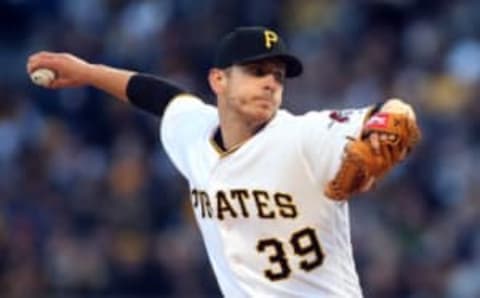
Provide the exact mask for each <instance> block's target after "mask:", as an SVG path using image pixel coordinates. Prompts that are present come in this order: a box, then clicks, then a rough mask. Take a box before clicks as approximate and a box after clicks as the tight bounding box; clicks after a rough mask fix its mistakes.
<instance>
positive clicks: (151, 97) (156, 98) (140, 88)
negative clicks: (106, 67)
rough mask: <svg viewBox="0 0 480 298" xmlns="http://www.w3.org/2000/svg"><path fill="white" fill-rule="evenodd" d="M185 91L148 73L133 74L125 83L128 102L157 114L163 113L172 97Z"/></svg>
mask: <svg viewBox="0 0 480 298" xmlns="http://www.w3.org/2000/svg"><path fill="white" fill-rule="evenodd" d="M185 92H186V91H185V90H183V89H181V88H180V87H178V86H175V85H174V84H172V83H170V82H168V81H166V80H164V79H162V78H159V77H156V76H153V75H148V74H135V75H133V76H132V77H131V78H130V80H129V81H128V84H127V97H128V100H129V102H130V103H132V104H133V105H134V106H136V107H139V108H140V109H142V110H144V111H146V112H149V113H152V114H154V115H157V116H161V115H162V114H163V111H164V110H165V108H166V106H167V104H168V103H169V102H170V100H171V99H172V98H174V97H175V96H177V95H179V94H181V93H185Z"/></svg>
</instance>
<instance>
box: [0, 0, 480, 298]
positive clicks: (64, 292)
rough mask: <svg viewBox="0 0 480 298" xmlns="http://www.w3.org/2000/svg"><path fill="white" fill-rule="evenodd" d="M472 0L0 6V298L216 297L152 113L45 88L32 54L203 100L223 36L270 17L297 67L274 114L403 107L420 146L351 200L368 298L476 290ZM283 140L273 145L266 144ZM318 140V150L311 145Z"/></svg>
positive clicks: (479, 189) (477, 125)
mask: <svg viewBox="0 0 480 298" xmlns="http://www.w3.org/2000/svg"><path fill="white" fill-rule="evenodd" d="M479 11H480V1H454V0H450V1H448V0H443V1H442V0H437V1H435V0H421V1H420V0H419V1H414V0H398V1H395V0H390V1H387V0H383V1H380V0H378V1H367V0H363V1H360V0H358V1H354V0H350V1H349V0H338V1H333V0H332V1H328V0H235V1H234V0H157V1H153V0H151V1H149V0H136V1H133V0H132V1H127V0H71V1H61V0H30V1H27V0H23V1H22V0H1V1H0V65H1V68H0V297H78V298H87V297H126V298H127V297H220V296H221V295H220V293H219V290H218V287H217V285H216V282H215V280H214V277H213V274H212V272H211V269H210V267H209V264H208V260H207V257H206V253H205V249H204V246H203V244H202V241H201V239H200V234H199V232H198V230H197V228H196V226H195V223H194V220H193V219H192V212H191V210H190V209H191V207H190V202H189V191H188V189H187V185H186V182H185V181H184V180H183V178H182V177H181V176H180V175H179V173H178V172H177V171H176V170H175V169H174V167H173V166H172V164H171V163H170V162H169V160H168V159H167V157H166V155H165V153H164V151H163V149H162V147H161V145H160V142H159V136H158V119H155V118H154V117H152V116H149V115H147V114H145V113H143V112H140V111H138V110H135V109H133V108H131V107H129V106H127V105H125V104H122V103H119V102H117V101H115V100H114V99H113V98H109V96H107V95H105V94H103V93H101V92H98V91H95V90H93V89H91V88H82V89H68V90H61V91H51V90H46V89H42V88H39V87H36V86H34V85H33V84H31V83H30V81H29V78H28V76H27V75H26V72H25V63H26V59H27V57H28V55H29V54H31V53H33V52H35V51H38V50H49V51H61V52H71V53H74V54H76V55H79V56H80V57H82V58H84V59H86V60H88V61H90V62H93V63H102V64H109V65H112V66H118V67H122V68H129V69H133V70H137V71H143V72H149V73H155V74H161V75H164V76H167V77H169V78H170V79H172V80H174V81H177V82H178V83H180V84H181V85H183V86H184V87H187V88H189V89H190V90H193V91H195V92H197V93H198V94H200V95H202V96H203V97H204V98H206V99H207V101H210V102H212V103H213V102H214V100H213V98H212V95H211V93H210V91H209V90H208V86H207V83H206V75H207V71H208V68H209V67H210V65H211V63H212V56H213V54H212V53H213V49H214V47H215V45H216V42H217V41H218V39H219V38H220V37H221V36H223V34H225V33H226V32H228V31H230V30H232V29H233V28H234V27H236V26H239V25H266V26H271V27H272V28H275V29H276V30H277V31H278V32H280V33H281V35H282V36H284V38H285V39H286V40H287V41H288V43H289V45H290V48H291V49H292V51H293V52H295V53H296V54H298V55H299V56H300V57H301V58H302V60H303V62H304V64H305V68H306V71H305V75H304V76H303V77H302V78H300V79H295V80H292V81H290V82H288V84H287V87H286V88H287V91H286V92H287V95H286V96H287V97H286V99H285V107H286V108H288V109H290V110H291V111H293V112H294V113H304V112H306V111H308V110H321V109H325V108H328V109H342V108H350V107H362V106H365V105H369V104H372V103H376V102H380V101H382V100H385V99H387V98H389V97H402V98H404V99H405V100H407V101H408V102H410V103H411V104H412V105H413V106H414V108H415V109H416V111H417V116H418V120H419V123H420V126H421V128H422V130H423V134H424V139H423V142H422V143H421V145H420V146H419V147H418V149H417V150H416V151H415V152H414V153H413V155H412V156H411V158H410V159H409V160H408V161H407V162H405V163H404V164H402V165H401V166H399V167H398V168H397V169H395V170H394V171H393V173H391V175H389V176H388V177H387V178H386V179H385V180H383V181H382V182H381V183H380V184H379V186H378V187H377V188H376V189H375V190H374V191H372V192H370V193H368V194H365V195H362V196H360V197H358V198H355V199H354V200H352V202H351V223H352V239H353V246H354V251H355V258H356V261H357V266H358V270H359V273H360V279H361V283H362V286H363V288H364V291H365V297H373V298H430V297H431V298H478V297H480V229H479V227H480V201H479V198H478V196H479V195H480V178H479V175H478V174H476V173H477V172H476V170H477V169H476V167H477V165H478V164H479V163H478V161H479V160H480V138H479V137H480V104H479V97H480V14H479V13H478V12H479ZM278 146H282V144H278ZM319 146H321V144H319Z"/></svg>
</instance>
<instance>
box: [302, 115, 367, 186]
mask: <svg viewBox="0 0 480 298" xmlns="http://www.w3.org/2000/svg"><path fill="white" fill-rule="evenodd" d="M371 110H372V108H371V107H369V108H363V109H352V110H341V111H331V110H327V111H321V112H309V113H307V114H305V115H304V116H303V119H302V122H301V128H300V132H301V134H300V135H301V138H300V150H301V153H302V155H303V156H304V160H305V163H306V167H308V169H309V171H310V174H311V176H312V179H314V180H315V181H316V182H318V183H319V185H321V186H324V185H325V183H327V181H329V180H330V179H332V178H333V176H334V175H335V173H336V172H337V170H338V168H339V166H340V162H341V158H342V154H343V150H344V147H345V145H346V144H347V142H348V137H353V138H357V137H359V134H360V132H361V129H362V127H363V124H364V122H365V120H366V118H367V117H368V116H369V115H370V112H371Z"/></svg>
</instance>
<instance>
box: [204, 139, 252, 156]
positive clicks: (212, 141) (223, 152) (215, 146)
mask: <svg viewBox="0 0 480 298" xmlns="http://www.w3.org/2000/svg"><path fill="white" fill-rule="evenodd" d="M247 141H248V139H247V140H245V141H242V142H240V143H238V144H236V145H235V146H233V147H232V148H230V149H228V150H223V149H222V148H221V147H220V146H219V145H218V144H217V142H215V139H214V138H213V137H211V138H210V144H211V145H212V147H213V149H215V151H216V152H217V153H218V154H219V155H220V158H224V157H225V156H227V155H230V154H232V153H233V152H235V151H237V150H238V149H239V148H240V147H241V146H242V145H243V144H244V143H245V142H247Z"/></svg>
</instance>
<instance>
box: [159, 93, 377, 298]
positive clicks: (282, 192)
mask: <svg viewBox="0 0 480 298" xmlns="http://www.w3.org/2000/svg"><path fill="white" fill-rule="evenodd" d="M367 112H368V109H359V110H348V111H342V112H341V113H340V112H333V111H322V112H309V113H307V114H305V115H301V116H294V115H292V114H290V113H289V112H287V111H284V110H280V111H278V112H277V113H276V115H275V117H274V118H273V119H272V120H271V121H270V122H269V123H268V124H267V125H266V126H265V127H264V128H263V129H262V130H260V131H259V132H258V133H257V134H256V135H254V136H253V137H252V138H250V139H249V140H248V141H246V142H245V143H243V144H242V145H241V146H239V147H238V148H237V149H236V150H233V151H231V152H228V153H225V152H221V150H219V149H218V146H216V145H215V143H214V141H213V136H214V133H215V131H216V130H217V129H218V125H219V119H218V114H217V109H216V108H215V107H213V106H210V105H207V104H205V103H203V102H202V101H201V100H200V99H198V98H196V97H194V96H193V95H180V96H177V97H176V98H175V99H174V100H173V101H172V102H171V103H170V104H169V106H168V107H167V109H166V111H165V114H164V117H163V119H162V123H161V138H162V142H163V145H164V147H165V149H166V151H167V153H168V155H169V156H170V158H171V159H172V161H173V162H174V164H175V165H176V167H177V168H178V169H179V170H180V172H181V173H182V174H183V175H184V176H185V177H186V179H187V180H188V182H189V185H190V189H191V200H192V205H193V208H194V213H195V216H196V220H197V222H198V224H199V227H200V230H201V233H202V236H203V239H204V242H205V245H206V247H207V252H208V256H209V259H210V262H211V264H212V266H213V270H214V272H215V275H216V277H217V279H218V282H219V285H220V288H221V290H222V292H223V294H224V295H225V296H226V297H362V293H361V288H360V285H359V280H358V276H357V273H356V269H355V264H354V260H353V256H352V245H351V241H350V222H349V210H348V204H347V203H346V202H335V201H332V200H330V199H328V198H326V197H325V196H324V194H323V191H324V186H325V184H326V183H327V181H329V180H330V179H331V178H333V176H334V174H335V173H336V171H337V169H338V167H339V165H340V160H341V156H342V153H343V147H344V145H345V144H346V142H347V139H346V137H347V136H357V135H358V134H359V132H360V129H361V127H362V124H363V121H364V118H365V116H366V114H367Z"/></svg>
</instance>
